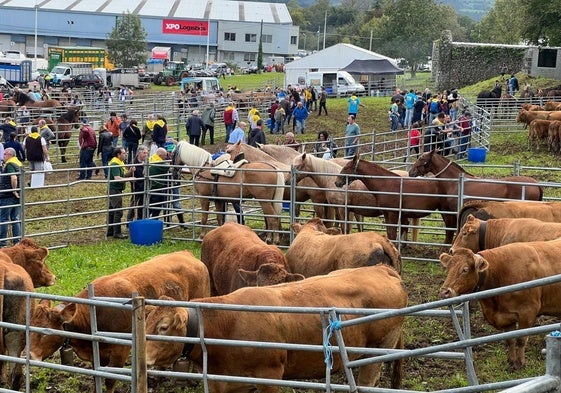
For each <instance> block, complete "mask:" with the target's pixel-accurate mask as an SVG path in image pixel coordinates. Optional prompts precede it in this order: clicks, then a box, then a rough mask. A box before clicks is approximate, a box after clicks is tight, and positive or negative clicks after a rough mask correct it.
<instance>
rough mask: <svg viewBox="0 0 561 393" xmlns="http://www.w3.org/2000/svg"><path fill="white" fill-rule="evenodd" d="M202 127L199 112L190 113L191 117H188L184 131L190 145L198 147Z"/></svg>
mask: <svg viewBox="0 0 561 393" xmlns="http://www.w3.org/2000/svg"><path fill="white" fill-rule="evenodd" d="M204 126H205V125H204V123H203V120H202V119H201V117H200V116H199V111H198V110H197V109H195V110H194V111H193V112H192V114H191V117H189V119H187V122H186V123H185V129H186V130H187V135H189V143H190V144H192V145H195V146H199V142H200V139H201V133H202V131H203V128H204Z"/></svg>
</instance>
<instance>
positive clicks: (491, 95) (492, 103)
mask: <svg viewBox="0 0 561 393" xmlns="http://www.w3.org/2000/svg"><path fill="white" fill-rule="evenodd" d="M502 95H503V86H502V85H501V84H500V83H497V84H496V85H495V87H494V88H493V90H481V91H480V92H479V94H477V101H476V102H477V106H480V107H482V108H484V109H486V110H488V111H491V110H492V109H493V108H496V107H497V106H498V105H499V100H500V99H501V97H502Z"/></svg>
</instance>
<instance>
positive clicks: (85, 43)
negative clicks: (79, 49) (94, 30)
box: [76, 38, 92, 46]
mask: <svg viewBox="0 0 561 393" xmlns="http://www.w3.org/2000/svg"><path fill="white" fill-rule="evenodd" d="M76 46H92V40H90V39H89V38H76Z"/></svg>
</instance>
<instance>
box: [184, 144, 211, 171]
mask: <svg viewBox="0 0 561 393" xmlns="http://www.w3.org/2000/svg"><path fill="white" fill-rule="evenodd" d="M176 149H177V154H178V156H179V158H180V159H181V162H182V163H183V164H185V165H187V166H204V165H205V164H209V163H211V162H212V154H210V153H209V152H208V151H206V150H205V149H202V148H200V147H198V146H195V145H192V144H190V143H189V142H187V141H181V142H179V143H178V144H177V147H176Z"/></svg>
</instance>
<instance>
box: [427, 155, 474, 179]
mask: <svg viewBox="0 0 561 393" xmlns="http://www.w3.org/2000/svg"><path fill="white" fill-rule="evenodd" d="M432 159H436V160H440V162H439V165H442V168H444V167H445V166H446V165H448V164H450V166H452V167H453V168H456V169H457V170H458V171H460V172H462V173H465V174H466V175H469V176H473V175H472V174H471V173H469V172H468V171H466V170H465V169H464V168H463V167H461V166H460V165H459V164H458V163H457V162H455V161H452V160H450V159H448V158H446V157H444V156H441V155H440V154H433V156H432ZM442 168H440V169H442ZM440 169H439V170H440ZM437 172H438V171H437Z"/></svg>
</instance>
